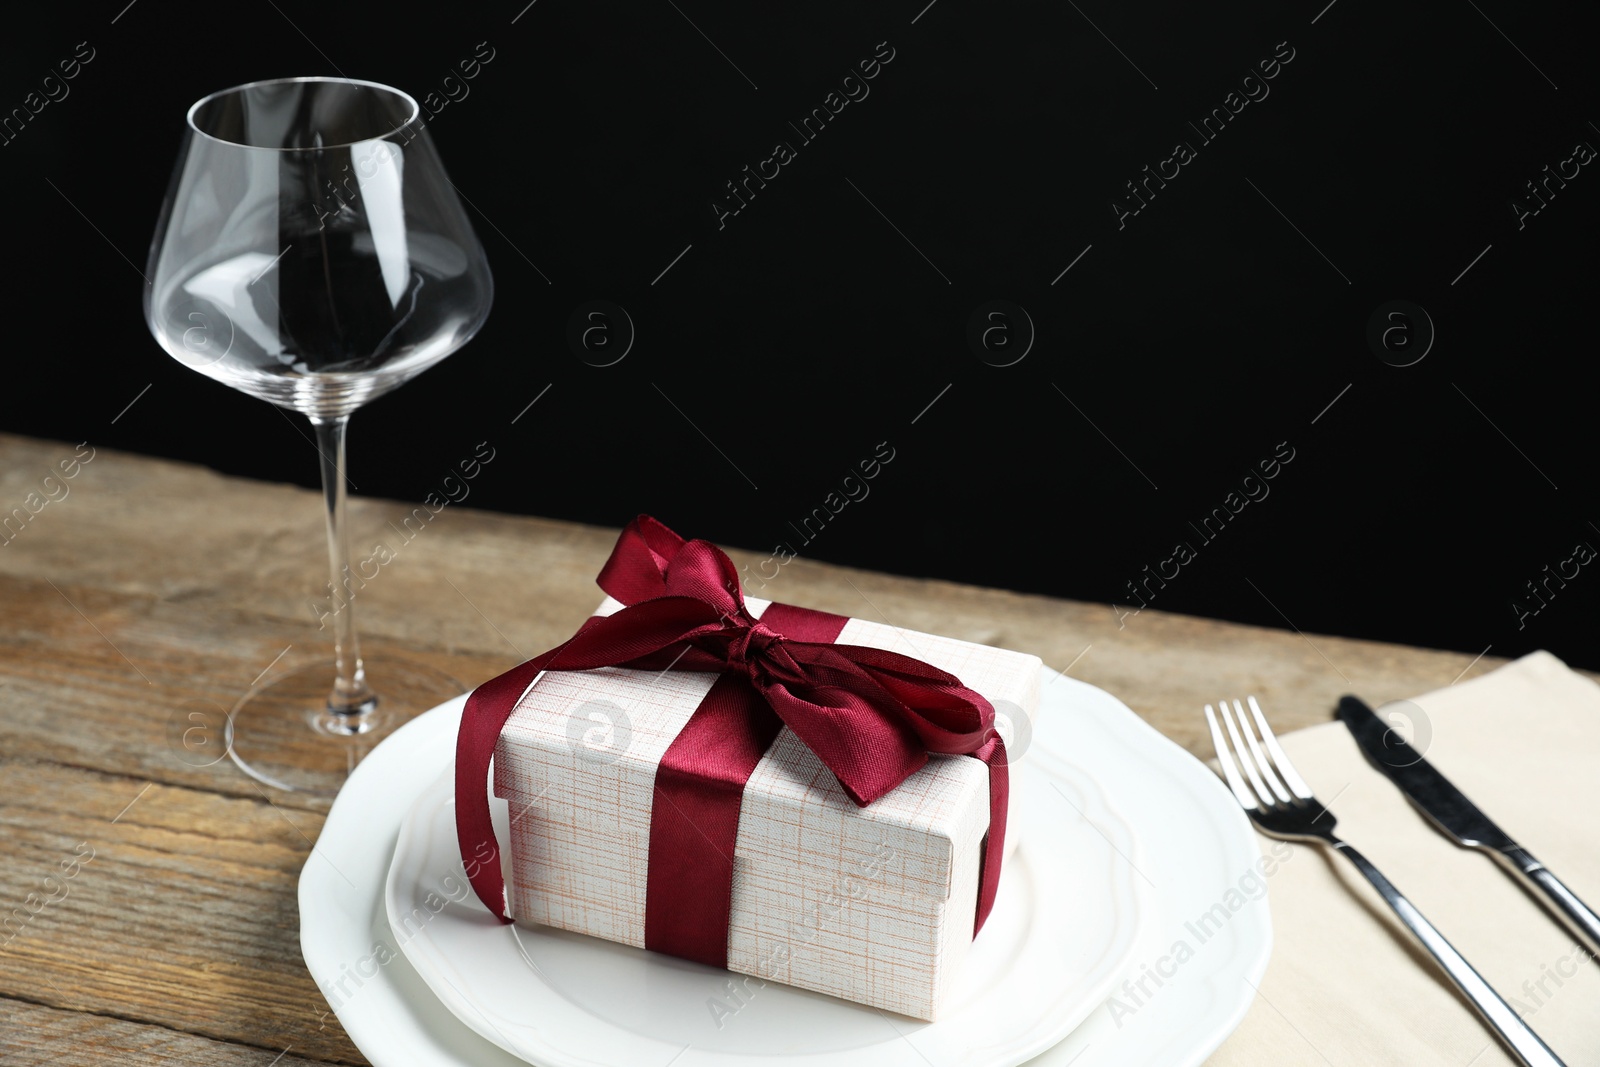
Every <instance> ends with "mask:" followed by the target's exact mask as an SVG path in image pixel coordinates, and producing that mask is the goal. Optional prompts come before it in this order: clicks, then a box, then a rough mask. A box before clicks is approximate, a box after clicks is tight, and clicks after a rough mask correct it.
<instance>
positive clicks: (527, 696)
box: [457, 518, 1040, 1020]
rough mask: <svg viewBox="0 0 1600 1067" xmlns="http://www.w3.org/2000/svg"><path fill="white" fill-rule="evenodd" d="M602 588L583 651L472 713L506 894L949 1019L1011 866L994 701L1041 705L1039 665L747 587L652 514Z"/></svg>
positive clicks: (732, 963)
mask: <svg viewBox="0 0 1600 1067" xmlns="http://www.w3.org/2000/svg"><path fill="white" fill-rule="evenodd" d="M600 584H601V585H602V588H605V589H606V590H607V592H608V593H610V594H611V595H610V596H608V597H607V598H606V600H605V602H604V603H603V604H602V605H601V607H600V608H599V609H598V610H597V612H596V614H595V616H594V617H593V618H592V619H591V620H589V623H587V624H586V625H585V627H584V628H583V629H582V630H581V631H580V633H579V634H578V635H577V636H576V637H574V638H573V639H572V641H569V642H568V643H567V644H566V645H563V646H561V647H560V648H557V649H554V650H552V651H551V652H549V653H546V654H545V655H544V656H541V657H538V658H537V659H535V660H532V661H529V663H527V664H524V665H522V667H519V668H517V669H516V670H514V671H511V672H508V673H507V674H506V675H502V676H501V677H500V678H498V679H495V680H494V681H493V682H490V683H486V684H485V685H484V686H482V687H480V688H479V690H477V691H475V692H474V694H473V696H472V698H471V699H470V700H469V704H468V711H467V714H466V715H465V716H464V717H463V726H462V735H461V740H460V742H459V743H458V759H457V789H458V802H457V809H458V814H457V818H458V830H459V833H460V837H461V848H462V855H463V859H464V861H465V862H466V866H467V871H468V874H469V875H471V876H472V878H473V884H474V887H475V888H476V889H477V890H478V892H479V895H480V897H481V898H483V899H484V902H485V904H487V905H488V906H489V907H490V909H491V910H492V911H495V912H496V913H497V914H499V915H500V916H501V917H502V918H504V919H514V920H515V921H516V922H518V923H523V924H542V925H547V926H553V927H558V928H561V929H564V930H571V931H576V932H579V933H584V934H590V935H593V936H595V937H600V938H605V939H606V940H610V941H615V942H620V943H622V944H625V945H632V946H636V947H639V948H647V949H653V950H657V951H663V952H668V953H671V954H673V955H677V956H681V957H683V958H686V959H692V960H698V961H700V962H704V963H709V964H713V965H717V966H724V967H727V968H728V969H730V970H732V971H735V972H738V973H739V974H742V975H746V976H749V977H747V978H745V979H743V980H742V981H741V982H740V985H741V986H742V989H743V995H746V996H748V995H750V994H751V993H753V992H754V991H755V990H756V989H759V987H760V985H761V984H762V983H764V982H769V981H776V982H781V983H785V984H788V985H793V986H798V987H801V988H804V989H810V990H815V991H817V992H820V993H827V994H831V995H833V996H838V997H842V998H844V999H846V1000H850V1001H854V1002H857V1003H861V1004H866V1005H870V1006H872V1007H876V1008H882V1009H884V1010H888V1011H895V1012H899V1013H902V1014H905V1015H909V1016H912V1017H915V1018H919V1019H928V1020H931V1019H934V1018H935V1017H937V1015H938V1012H939V1008H940V1005H941V1003H943V1002H944V1000H945V999H946V997H947V995H948V993H949V992H950V990H951V989H952V988H953V986H954V983H955V981H956V979H957V977H958V976H959V974H960V972H961V967H962V964H963V962H964V960H965V959H966V956H967V953H968V951H969V949H970V946H971V944H972V941H973V938H974V936H975V933H976V931H977V929H979V928H981V925H982V922H983V919H984V918H985V917H986V916H987V914H988V909H989V907H990V906H991V905H992V903H993V900H994V894H995V891H996V888H997V886H998V882H999V877H1000V869H1001V866H1002V858H1003V855H1004V852H1005V847H1004V845H1005V842H1004V827H1005V815H1006V809H1007V805H1008V790H1007V766H1006V758H1005V751H1004V746H1003V744H1002V743H1001V742H1000V740H999V737H998V734H997V732H996V730H995V728H994V713H993V705H994V704H996V703H1002V702H1003V704H1004V705H1010V706H1014V708H1013V710H1012V714H1016V713H1017V709H1020V712H1021V713H1022V714H1025V715H1028V716H1031V715H1032V714H1033V712H1034V710H1035V708H1036V707H1037V704H1038V696H1039V693H1038V688H1039V666H1040V662H1039V660H1038V658H1037V657H1034V656H1027V655H1023V654H1020V653H1016V652H1008V651H1004V650H1000V649H995V648H990V647H988V646H984V645H976V644H972V643H969V642H964V641H957V640H953V639H951V638H946V637H939V636H935V635H930V634H922V633H915V632H911V631H906V630H901V629H898V628H895V627H893V626H888V625H884V624H882V623H877V622H872V621H868V620H863V619H845V618H844V617H842V616H836V615H829V614H826V613H821V612H812V611H807V610H805V609H799V608H794V607H792V606H789V605H784V604H773V603H770V602H768V601H764V600H759V599H756V598H753V597H752V598H748V599H745V598H742V597H740V595H739V593H738V584H737V577H736V572H735V571H734V569H733V566H732V564H731V563H729V562H728V561H727V559H726V557H725V556H722V554H721V553H720V552H718V551H717V550H716V549H715V548H714V547H712V546H710V545H708V544H707V543H706V542H687V543H686V542H683V541H682V540H681V539H679V538H677V536H676V535H675V534H672V533H671V531H668V530H666V528H665V527H662V526H660V525H659V524H657V523H654V522H653V521H652V520H649V519H645V518H641V519H640V520H639V521H638V522H636V523H635V524H634V525H632V526H630V527H629V529H628V530H626V531H624V534H623V537H622V539H621V540H620V541H619V544H618V550H617V552H616V553H615V554H614V555H613V557H612V559H611V561H610V562H608V564H607V567H606V569H605V570H604V571H602V574H601V583H600ZM623 664H625V665H623ZM489 751H492V754H493V771H492V788H493V793H494V795H495V796H497V797H499V798H500V799H502V800H503V801H504V802H505V805H506V807H505V814H504V815H503V817H502V820H503V825H502V830H501V833H502V836H503V837H505V838H507V844H508V850H509V857H508V859H507V862H506V863H505V864H504V870H505V871H507V872H508V874H507V877H508V878H509V884H508V885H504V886H502V884H501V879H500V877H499V876H500V873H501V870H502V865H501V864H500V863H498V862H495V861H494V859H493V858H491V857H492V855H496V856H497V848H496V840H495V838H494V836H493V834H492V832H490V833H488V834H486V833H485V830H486V823H487V819H486V818H485V815H486V814H487V813H486V810H485V809H486V807H487V804H488V801H487V797H486V794H485V792H484V790H485V784H486V782H485V775H484V774H483V771H484V770H485V769H486V755H487V753H488V752H489ZM729 1010H730V1012H731V1011H732V1010H734V1009H733V1008H732V1007H730V1008H729Z"/></svg>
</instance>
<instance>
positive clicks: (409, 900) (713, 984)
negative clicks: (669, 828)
mask: <svg viewBox="0 0 1600 1067" xmlns="http://www.w3.org/2000/svg"><path fill="white" fill-rule="evenodd" d="M1050 762H1051V764H1052V766H1053V768H1054V770H1055V772H1056V773H1055V774H1053V775H1047V774H1044V773H1041V772H1037V771H1030V768H1029V766H1028V765H1027V764H1026V763H1024V764H1022V765H1019V766H1017V767H1016V768H1015V770H1014V773H1013V776H1012V789H1013V791H1014V793H1016V794H1017V796H1016V804H1015V805H1014V810H1015V811H1016V812H1017V813H1018V816H1017V817H1015V818H1014V819H1013V824H1012V827H1011V831H1010V832H1011V833H1013V834H1015V835H1016V839H1017V846H1016V849H1015V851H1014V852H1013V853H1012V854H1011V856H1010V857H1009V858H1008V859H1007V860H1006V866H1005V875H1004V877H1003V878H1002V879H1001V888H1000V895H999V898H998V899H997V900H996V901H995V906H994V912H993V913H992V915H991V916H990V919H989V922H988V924H987V925H985V927H984V930H983V935H982V936H981V937H979V938H978V939H977V941H976V942H974V943H973V945H972V949H971V955H970V956H969V957H968V958H967V961H966V964H965V966H964V967H963V968H962V972H961V976H960V979H959V982H960V985H959V986H958V987H957V988H956V989H954V990H952V991H951V997H950V1003H949V1004H948V1005H947V1006H946V1008H945V1010H944V1011H943V1012H942V1013H941V1016H940V1019H939V1021H938V1022H934V1023H926V1022H921V1021H919V1020H916V1019H911V1018H908V1017H906V1016H901V1015H890V1014H887V1013H885V1012H882V1011H879V1010H877V1009H875V1008H869V1007H863V1006H861V1005H859V1004H852V1003H850V1002H848V1001H844V1000H840V999H838V998H837V997H830V996H825V995H823V994H820V993H812V992H808V991H806V990H802V989H796V988H793V987H791V986H784V985H779V984H778V983H776V982H772V983H768V984H767V985H765V986H763V987H760V988H758V989H755V990H754V992H753V993H752V994H751V995H749V996H748V998H746V997H745V996H743V995H742V992H741V995H738V996H737V998H736V996H735V995H734V994H731V993H730V991H729V990H728V989H727V988H726V987H727V986H728V983H729V981H730V980H731V979H734V978H735V976H734V975H733V974H732V973H731V972H729V971H727V970H723V969H722V968H714V967H707V966H704V965H702V964H695V963H688V962H685V961H683V960H678V959H674V958H672V957H670V956H664V955H661V954H660V953H655V952H647V951H645V950H643V949H638V948H630V947H628V946H626V945H619V944H615V943H613V942H609V941H602V940H599V939H598V938H593V937H586V936H583V935H581V934H570V933H566V932H564V931H560V930H555V929H552V928H550V927H534V928H523V927H517V926H503V925H500V924H498V923H496V922H494V921H493V920H492V918H491V916H490V914H489V911H488V909H486V908H485V907H484V906H483V905H482V904H481V903H479V901H478V899H477V897H476V896H474V895H473V894H472V892H471V889H470V887H469V886H468V885H467V882H466V877H465V873H464V872H463V870H462V865H461V856H460V852H459V850H458V847H457V844H456V822H455V818H456V809H455V795H454V793H455V776H454V768H453V767H452V768H449V769H447V770H446V771H445V773H444V774H442V775H441V776H440V777H439V779H438V780H437V781H435V782H434V783H433V785H431V786H429V787H428V788H427V789H425V790H423V792H422V795H421V796H420V797H419V798H418V800H417V802H416V804H415V805H414V806H413V807H412V809H411V812H410V814H409V815H408V816H407V817H406V820H405V822H404V823H403V824H402V826H401V829H400V840H399V843H398V844H397V845H396V846H395V853H394V860H393V862H392V863H391V864H390V867H389V878H388V884H387V904H388V915H389V923H390V929H391V931H392V932H393V933H394V937H395V941H396V943H397V944H398V945H399V946H400V948H401V950H402V951H403V952H404V953H405V955H406V958H407V959H408V960H409V961H410V962H411V964H412V966H413V967H415V968H416V970H417V973H418V974H420V975H421V976H422V978H423V980H424V981H425V982H427V983H428V985H429V987H430V988H431V989H432V990H433V992H434V993H435V995H437V996H438V998H439V1000H440V1001H442V1002H443V1003H444V1005H445V1007H447V1008H449V1009H450V1010H451V1012H452V1013H454V1014H455V1016H456V1018H458V1019H460V1020H461V1021H462V1022H464V1023H466V1024H467V1025H468V1026H470V1027H471V1028H472V1029H473V1030H476V1031H477V1032H478V1033H479V1034H480V1035H481V1036H483V1037H485V1038H488V1039H489V1040H490V1041H492V1042H494V1043H495V1044H497V1045H499V1046H500V1047H501V1048H503V1049H505V1050H506V1051H508V1052H512V1053H515V1054H516V1055H518V1056H520V1057H522V1058H523V1059H525V1060H527V1061H528V1062H529V1063H534V1064H539V1065H540V1067H588V1065H592V1064H597V1063H598V1064H610V1065H615V1067H631V1065H633V1064H664V1063H667V1062H669V1061H670V1062H673V1063H675V1064H676V1065H677V1067H757V1065H776V1064H780V1063H781V1064H783V1065H789V1064H800V1063H822V1062H826V1063H827V1064H828V1065H829V1067H927V1065H928V1064H929V1063H936V1064H938V1065H940V1067H1014V1065H1015V1064H1019V1063H1023V1062H1025V1061H1026V1060H1028V1059H1029V1058H1031V1057H1033V1056H1036V1055H1038V1054H1039V1053H1040V1052H1043V1051H1044V1050H1045V1049H1048V1048H1049V1047H1050V1046H1051V1045H1054V1044H1055V1043H1056V1042H1058V1041H1060V1040H1061V1039H1062V1038H1063V1037H1065V1036H1066V1035H1067V1034H1068V1033H1070V1032H1071V1031H1072V1028H1073V1027H1075V1026H1077V1025H1078V1024H1079V1023H1080V1022H1082V1021H1083V1020H1084V1018H1085V1017H1087V1016H1088V1014H1089V1013H1090V1012H1091V1011H1093V1010H1094V1009H1095V1008H1097V1007H1099V1006H1100V1005H1101V1004H1102V1003H1103V1002H1104V1001H1105V999H1106V995H1107V994H1108V993H1109V992H1110V991H1111V987H1112V986H1114V985H1116V984H1117V983H1118V982H1120V981H1122V978H1123V973H1124V971H1125V970H1126V969H1127V967H1128V966H1129V964H1130V963H1131V962H1132V959H1131V957H1132V954H1133V951H1134V949H1135V948H1136V947H1137V944H1138V936H1139V919H1140V914H1141V912H1143V913H1145V914H1148V913H1149V912H1150V910H1151V899H1152V889H1151V887H1150V886H1149V885H1147V884H1146V883H1145V882H1144V880H1143V879H1142V878H1141V877H1140V876H1139V874H1138V872H1137V871H1135V870H1134V869H1133V868H1132V867H1130V866H1129V865H1128V864H1127V862H1126V861H1125V860H1123V859H1122V858H1121V857H1122V854H1125V853H1128V852H1130V851H1132V850H1133V849H1134V848H1135V845H1134V839H1133V834H1132V831H1131V830H1130V828H1129V827H1128V825H1127V823H1126V822H1125V821H1124V820H1123V819H1122V817H1121V816H1120V815H1118V814H1117V813H1116V812H1115V811H1113V810H1112V809H1111V808H1110V807H1109V806H1108V805H1107V803H1106V799H1105V794H1104V793H1103V792H1102V791H1101V789H1100V787H1099V786H1098V785H1097V784H1096V783H1095V781H1094V779H1093V778H1091V777H1090V776H1088V775H1087V774H1085V773H1083V772H1082V771H1081V770H1080V769H1078V768H1075V767H1071V766H1067V765H1064V764H1061V763H1060V762H1059V761H1057V760H1054V759H1052V760H1050ZM1080 812H1081V813H1082V814H1081V815H1080V814H1079V813H1080ZM1084 816H1087V820H1086V819H1085V817H1084ZM1063 901H1068V902H1070V906H1067V907H1062V906H1061V902H1063ZM735 988H736V991H737V987H735ZM745 991H746V992H747V991H748V989H747V990H745ZM730 1011H731V1014H730Z"/></svg>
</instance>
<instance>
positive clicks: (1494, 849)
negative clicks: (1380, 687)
mask: <svg viewBox="0 0 1600 1067" xmlns="http://www.w3.org/2000/svg"><path fill="white" fill-rule="evenodd" d="M1339 718H1340V719H1341V720H1343V722H1344V724H1345V726H1347V727H1349V729H1350V733H1351V735H1352V736H1353V737H1354V738H1355V739H1356V744H1358V745H1360V746H1361V751H1362V752H1364V753H1365V754H1366V756H1367V759H1368V760H1369V761H1371V763H1372V765H1373V766H1374V767H1376V768H1377V769H1378V770H1380V771H1382V772H1383V773H1384V774H1385V775H1386V776H1387V777H1388V779H1389V780H1390V781H1391V782H1393V783H1394V784H1395V785H1397V786H1399V787H1400V791H1401V792H1402V793H1404V794H1405V795H1406V799H1407V800H1409V801H1411V803H1412V805H1413V806H1415V807H1416V809H1417V810H1418V811H1420V812H1422V814H1423V815H1425V816H1427V818H1428V821H1429V822H1431V823H1433V824H1434V825H1435V826H1437V827H1438V828H1439V829H1440V830H1442V831H1444V833H1445V834H1446V835H1447V836H1449V837H1450V838H1451V839H1453V840H1454V841H1455V843H1456V844H1458V845H1461V846H1463V847H1465V848H1475V849H1479V850H1480V851H1483V852H1487V853H1489V855H1491V856H1493V857H1494V858H1495V859H1496V860H1498V861H1499V862H1500V865H1501V866H1502V867H1504V868H1505V869H1506V870H1507V871H1509V872H1510V873H1511V874H1512V875H1514V876H1515V877H1516V878H1517V880H1518V881H1520V882H1522V883H1523V885H1525V886H1527V887H1528V888H1529V889H1530V890H1531V891H1533V893H1534V894H1535V895H1536V896H1539V897H1541V898H1542V899H1543V900H1544V902H1545V903H1546V905H1547V906H1548V907H1549V909H1550V910H1551V911H1552V912H1553V913H1554V914H1555V915H1556V916H1557V917H1558V918H1560V919H1561V920H1563V921H1564V922H1565V923H1566V925H1567V926H1568V927H1569V928H1570V929H1571V930H1572V932H1573V933H1574V934H1576V935H1577V936H1578V937H1579V938H1580V939H1581V940H1582V941H1583V943H1584V944H1585V945H1586V946H1587V947H1588V949H1589V951H1590V952H1591V953H1595V954H1600V916H1597V915H1596V914H1595V913H1594V912H1593V911H1592V910H1591V909H1590V908H1589V906H1588V905H1587V904H1585V903H1584V902H1583V901H1581V900H1579V899H1578V895H1577V894H1576V893H1574V892H1573V891H1572V890H1570V889H1568V888H1567V887H1566V886H1565V885H1563V884H1562V883H1561V880H1560V879H1558V878H1557V877H1556V876H1555V875H1553V874H1551V873H1550V871H1549V869H1548V868H1546V867H1545V865H1544V864H1542V863H1540V862H1539V861H1538V860H1536V859H1534V858H1533V856H1531V855H1529V853H1528V850H1527V849H1525V848H1523V847H1522V846H1521V845H1519V844H1517V843H1516V842H1515V841H1513V840H1512V839H1511V837H1510V836H1509V835H1508V834H1507V833H1506V832H1505V831H1504V830H1502V829H1500V827H1498V826H1496V825H1495V824H1494V821H1493V820H1492V819H1490V818H1489V817H1488V816H1487V815H1485V814H1484V813H1483V812H1481V811H1479V810H1478V807H1477V805H1476V804H1474V803H1472V801H1470V800H1468V799H1467V797H1466V794H1464V793H1462V792H1461V790H1459V789H1457V788H1456V787H1455V786H1454V785H1451V784H1450V780H1449V779H1448V778H1446V777H1445V776H1444V775H1442V774H1440V773H1439V772H1438V771H1437V770H1436V769H1435V768H1434V766H1433V764H1431V763H1429V762H1428V761H1427V760H1425V759H1423V758H1422V753H1420V752H1418V751H1417V750H1416V749H1414V748H1412V747H1411V745H1410V744H1408V743H1407V742H1406V739H1405V738H1403V737H1401V736H1400V735H1399V734H1398V733H1397V732H1395V730H1394V729H1393V728H1392V727H1391V726H1390V725H1389V724H1388V723H1386V722H1384V721H1383V720H1382V719H1380V718H1378V715H1377V713H1376V712H1374V711H1373V710H1372V709H1371V708H1369V707H1367V705H1366V704H1364V703H1363V702H1362V701H1360V700H1358V699H1356V698H1355V697H1353V696H1346V697H1343V698H1341V699H1340V701H1339Z"/></svg>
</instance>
